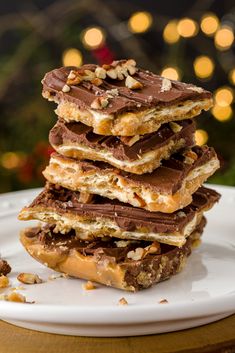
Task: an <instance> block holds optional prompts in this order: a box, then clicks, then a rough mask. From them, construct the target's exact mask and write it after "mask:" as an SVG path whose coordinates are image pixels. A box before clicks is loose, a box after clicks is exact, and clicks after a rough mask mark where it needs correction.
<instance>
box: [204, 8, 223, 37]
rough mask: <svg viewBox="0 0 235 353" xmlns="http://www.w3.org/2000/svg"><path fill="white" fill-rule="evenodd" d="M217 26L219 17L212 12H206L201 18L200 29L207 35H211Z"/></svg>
mask: <svg viewBox="0 0 235 353" xmlns="http://www.w3.org/2000/svg"><path fill="white" fill-rule="evenodd" d="M218 27H219V19H218V17H217V16H216V15H215V14H214V13H206V14H205V15H204V16H203V17H202V20H201V30H202V32H204V33H205V34H206V35H207V36H213V34H214V33H215V32H216V31H217V29H218Z"/></svg>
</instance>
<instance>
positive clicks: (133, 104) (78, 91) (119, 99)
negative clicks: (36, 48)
mask: <svg viewBox="0 0 235 353" xmlns="http://www.w3.org/2000/svg"><path fill="white" fill-rule="evenodd" d="M96 68H97V65H92V64H90V65H83V66H82V67H80V68H79V70H83V71H84V70H91V71H93V72H94V71H95V69H96ZM71 70H78V68H77V67H61V68H59V69H55V70H52V71H50V72H48V73H47V74H46V75H45V77H44V79H43V81H42V82H43V91H44V92H50V94H51V95H54V96H55V100H56V101H57V102H60V101H61V100H66V101H69V102H71V103H75V104H76V105H77V106H78V108H79V109H82V110H86V109H91V104H92V102H93V101H94V100H95V98H97V96H104V95H106V91H110V90H112V89H117V90H118V95H116V96H115V97H113V98H112V99H111V104H108V106H107V107H105V108H103V109H102V112H103V113H106V114H114V115H115V114H120V113H123V112H127V111H137V110H140V109H147V108H152V107H163V106H169V105H173V104H178V103H180V102H185V101H187V100H201V99H205V98H211V97H212V95H211V93H210V92H208V91H205V90H195V89H194V88H195V86H193V85H191V84H186V83H182V82H178V81H171V88H170V89H169V90H162V89H161V88H162V82H163V78H162V77H161V76H158V75H155V74H154V73H151V72H149V71H145V70H142V69H137V71H136V73H135V74H134V75H133V78H135V79H136V80H138V81H139V82H140V83H141V84H142V85H143V87H142V88H141V89H138V90H131V89H129V88H127V87H126V86H125V80H114V79H111V78H109V77H106V79H105V80H103V83H102V85H101V86H96V85H95V84H92V83H91V82H88V81H82V82H80V83H79V84H77V85H71V89H70V90H69V92H66V93H64V92H62V88H63V87H64V85H65V84H66V81H67V78H68V75H69V73H70V71H71Z"/></svg>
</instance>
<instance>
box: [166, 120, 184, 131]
mask: <svg viewBox="0 0 235 353" xmlns="http://www.w3.org/2000/svg"><path fill="white" fill-rule="evenodd" d="M169 125H170V128H171V130H172V131H173V132H175V133H176V132H179V131H181V130H182V129H183V127H182V126H181V125H179V124H177V123H175V122H174V121H170V122H169Z"/></svg>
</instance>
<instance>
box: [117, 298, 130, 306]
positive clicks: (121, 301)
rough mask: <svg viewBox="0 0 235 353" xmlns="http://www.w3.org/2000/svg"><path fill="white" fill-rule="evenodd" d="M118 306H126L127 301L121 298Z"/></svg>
mask: <svg viewBox="0 0 235 353" xmlns="http://www.w3.org/2000/svg"><path fill="white" fill-rule="evenodd" d="M118 304H119V305H128V301H127V300H126V299H125V298H124V297H122V298H121V299H119V301H118Z"/></svg>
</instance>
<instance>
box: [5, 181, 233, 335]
mask: <svg viewBox="0 0 235 353" xmlns="http://www.w3.org/2000/svg"><path fill="white" fill-rule="evenodd" d="M215 188H216V190H218V191H219V192H220V193H222V199H221V201H220V203H219V204H218V205H216V206H215V207H214V208H213V210H211V211H210V212H208V213H207V218H208V225H207V227H206V231H205V233H204V235H203V244H202V245H201V247H200V248H198V249H197V250H195V251H194V253H193V254H192V255H191V257H190V258H189V260H188V263H187V266H186V267H185V269H184V270H183V272H181V273H180V274H178V275H176V276H174V277H172V278H171V279H170V280H168V281H165V282H162V283H160V284H158V285H156V286H154V287H153V288H150V289H147V290H144V291H141V292H138V293H126V292H123V291H121V290H117V289H112V288H107V287H104V286H101V285H100V286H99V288H98V289H95V290H91V291H85V290H84V289H83V288H82V284H83V283H84V281H82V280H77V279H65V278H58V279H55V280H50V281H48V277H49V276H50V275H51V274H55V272H54V271H52V270H49V269H47V268H45V267H43V266H42V265H40V264H39V263H37V262H36V261H35V260H33V259H32V258H31V257H30V256H29V255H28V254H27V253H26V252H25V251H24V250H23V248H22V246H21V244H20V243H19V241H18V233H19V230H20V229H21V228H24V227H25V226H28V225H29V224H34V223H32V222H31V223H30V222H19V221H17V219H16V216H17V212H18V211H19V209H20V208H21V207H22V206H23V205H26V204H28V202H29V201H30V200H31V199H32V198H33V197H34V196H35V195H36V194H37V193H38V192H39V190H28V191H21V192H15V193H9V194H5V195H1V196H0V253H1V255H2V257H3V258H6V259H7V260H8V261H9V263H10V264H11V266H12V269H13V270H12V273H11V274H10V276H9V277H10V280H11V285H12V286H18V285H19V282H18V281H17V279H16V276H17V274H18V273H19V272H32V273H37V274H38V275H39V276H40V277H42V278H43V279H44V280H45V281H46V282H45V283H43V284H38V285H31V286H27V285H24V287H25V290H19V292H20V293H22V294H24V295H25V296H26V298H27V300H28V301H35V304H18V303H11V302H5V301H0V318H1V319H3V320H5V321H8V322H10V323H13V324H15V325H18V326H22V327H26V328H30V329H34V330H39V331H46V332H52V333H59V334H67V335H83V336H100V337H101V336H106V337H107V336H134V335H146V334H153V333H160V332H169V331H176V330H181V329H186V328H190V327H195V326H199V325H203V324H206V323H209V322H213V321H216V320H219V319H221V318H224V317H226V316H229V315H231V314H233V313H234V312H235V281H234V273H235V213H234V211H235V207H234V206H235V188H229V187H221V186H216V187H215ZM123 296H124V297H125V298H126V300H127V301H128V303H129V305H125V306H119V305H118V301H119V299H120V298H121V297H123ZM161 299H167V300H168V304H159V301H160V300H161Z"/></svg>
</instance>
